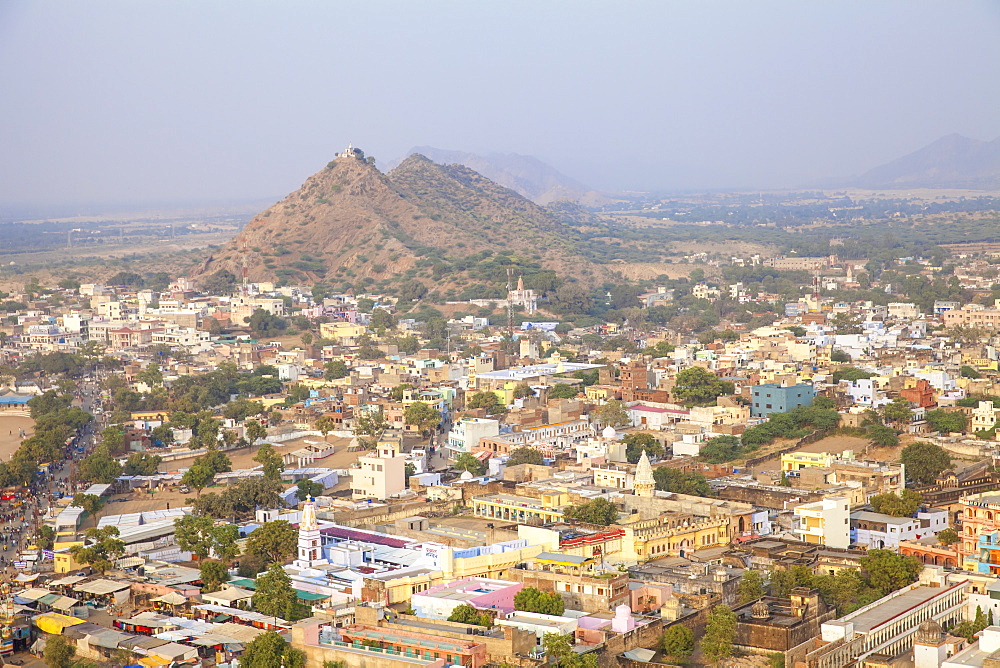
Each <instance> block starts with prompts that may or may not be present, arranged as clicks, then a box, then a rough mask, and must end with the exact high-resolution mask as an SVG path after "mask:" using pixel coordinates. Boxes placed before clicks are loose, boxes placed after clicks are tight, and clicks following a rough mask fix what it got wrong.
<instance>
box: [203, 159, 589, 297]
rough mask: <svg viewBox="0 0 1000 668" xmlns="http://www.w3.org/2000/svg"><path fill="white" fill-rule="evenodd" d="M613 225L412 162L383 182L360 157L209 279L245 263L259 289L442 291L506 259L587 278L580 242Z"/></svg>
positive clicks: (260, 223) (279, 211) (217, 259)
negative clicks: (321, 285) (261, 283)
mask: <svg viewBox="0 0 1000 668" xmlns="http://www.w3.org/2000/svg"><path fill="white" fill-rule="evenodd" d="M342 155H344V154H342ZM603 224H604V223H603V221H601V220H600V219H593V218H588V217H585V216H581V215H580V214H579V212H578V211H575V210H574V211H572V212H570V211H566V210H565V209H564V210H563V211H562V212H555V211H550V210H547V209H545V208H543V207H541V206H539V205H537V204H535V203H533V202H531V201H530V200H528V199H526V198H524V197H522V196H521V195H519V194H518V193H516V192H514V191H512V190H509V189H507V188H504V187H502V186H500V185H498V184H496V183H494V182H492V181H490V180H489V179H487V178H486V177H484V176H482V175H481V174H478V173H477V172H475V171H473V170H471V169H469V168H467V167H464V166H461V165H447V166H445V165H439V164H437V163H434V162H432V161H431V160H429V159H427V158H426V157H424V156H422V155H411V156H410V157H408V158H407V159H406V160H404V161H403V162H402V163H400V164H399V166H397V167H396V168H395V169H393V170H392V171H391V172H389V173H388V174H383V173H382V172H380V171H379V170H378V169H376V168H375V167H374V166H373V165H371V164H369V163H368V162H367V161H365V160H364V159H363V154H362V153H360V152H358V154H356V155H351V156H349V157H347V156H346V155H345V157H338V158H337V159H336V160H334V161H332V162H330V163H329V164H328V165H327V167H326V168H325V169H323V170H321V171H320V172H318V173H316V174H314V175H313V176H311V177H309V179H307V180H306V182H305V183H304V184H303V185H302V187H301V188H300V189H299V190H297V191H295V192H293V193H292V194H290V195H288V196H287V197H285V199H283V200H282V201H280V202H278V203H277V204H275V205H274V206H272V207H270V208H269V209H267V210H266V211H264V212H262V213H260V214H258V215H257V216H256V217H254V218H253V220H251V221H250V223H248V224H247V226H246V227H245V228H244V229H243V230H242V231H241V232H240V234H239V235H237V236H236V237H235V238H234V239H233V240H232V241H231V242H230V243H229V244H228V245H227V246H225V247H224V248H223V249H222V250H220V251H219V252H218V253H217V254H215V255H214V256H212V257H211V258H209V259H208V260H207V261H206V262H205V264H204V266H203V267H202V268H201V272H200V273H201V275H203V276H204V275H207V274H212V273H215V272H217V271H220V270H226V271H230V272H232V273H233V274H234V275H236V276H239V275H240V267H241V264H242V262H243V261H244V258H245V260H246V263H247V266H248V274H249V277H250V279H251V280H273V279H283V280H284V281H286V282H306V283H317V282H326V283H328V284H330V285H332V286H343V285H347V284H351V285H358V284H362V285H373V286H378V287H390V286H391V285H393V284H398V282H399V281H400V279H401V278H402V279H408V280H418V281H421V283H422V284H423V286H424V287H426V288H428V289H435V288H437V287H443V286H451V287H454V286H456V285H462V284H463V282H465V281H466V280H467V279H469V278H470V276H469V275H468V273H466V274H464V275H463V272H468V271H471V270H472V269H473V267H471V265H470V264H469V262H470V261H469V258H470V257H473V258H475V257H479V258H487V257H492V256H494V255H495V254H504V255H506V256H507V257H510V258H514V259H516V260H517V261H518V263H519V264H521V265H531V266H534V267H535V268H536V269H537V270H549V269H550V270H554V271H556V272H558V273H559V274H561V275H575V276H581V275H588V274H590V273H591V271H592V270H593V265H592V264H591V263H590V262H588V261H587V260H584V259H582V258H581V257H579V256H578V255H577V254H576V251H575V246H574V244H575V240H576V238H577V236H578V234H579V231H580V230H581V229H583V228H584V227H590V228H593V227H594V226H598V227H599V226H601V225H603ZM480 278H481V277H480ZM498 279H499V276H493V277H492V278H491V280H494V282H496V280H498Z"/></svg>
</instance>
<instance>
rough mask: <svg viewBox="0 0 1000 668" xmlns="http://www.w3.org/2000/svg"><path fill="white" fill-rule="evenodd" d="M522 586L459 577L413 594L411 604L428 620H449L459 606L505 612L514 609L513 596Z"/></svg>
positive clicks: (514, 583)
mask: <svg viewBox="0 0 1000 668" xmlns="http://www.w3.org/2000/svg"><path fill="white" fill-rule="evenodd" d="M523 586H524V585H522V584H521V583H520V582H510V581H509V580H494V579H492V578H480V577H469V578H462V579H461V580H455V581H454V582H448V583H446V584H440V585H437V586H436V587H431V588H430V589H427V590H426V591H422V592H418V593H415V594H413V595H412V596H411V597H410V605H411V606H412V607H413V610H414V611H415V612H416V614H417V616H418V617H427V618H431V619H448V617H450V616H451V613H452V611H454V610H455V608H457V607H458V606H460V605H471V606H472V607H474V608H476V609H477V610H483V611H493V613H494V614H500V615H506V614H508V613H510V612H513V611H514V596H515V595H517V592H519V591H521V588H522V587H523Z"/></svg>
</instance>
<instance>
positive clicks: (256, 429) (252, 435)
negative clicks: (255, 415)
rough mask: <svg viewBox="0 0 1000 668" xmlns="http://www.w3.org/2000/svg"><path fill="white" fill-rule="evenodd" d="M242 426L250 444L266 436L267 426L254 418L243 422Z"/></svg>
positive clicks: (254, 443)
mask: <svg viewBox="0 0 1000 668" xmlns="http://www.w3.org/2000/svg"><path fill="white" fill-rule="evenodd" d="M243 428H244V429H245V430H246V435H247V440H248V441H250V445H251V446H253V445H256V444H257V441H259V440H261V439H262V438H267V427H265V426H264V425H262V424H261V423H260V422H257V421H256V420H251V421H249V422H246V423H244V425H243Z"/></svg>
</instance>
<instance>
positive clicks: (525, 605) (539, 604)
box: [514, 587, 566, 615]
mask: <svg viewBox="0 0 1000 668" xmlns="http://www.w3.org/2000/svg"><path fill="white" fill-rule="evenodd" d="M514 609H515V610H523V611H525V612H537V613H540V614H543V615H561V614H562V613H563V611H565V610H566V604H565V603H564V602H563V600H562V596H560V595H559V594H558V593H557V592H551V593H549V592H544V591H542V590H540V589H536V588H535V587H524V588H523V589H521V591H519V592H517V593H516V594H515V595H514Z"/></svg>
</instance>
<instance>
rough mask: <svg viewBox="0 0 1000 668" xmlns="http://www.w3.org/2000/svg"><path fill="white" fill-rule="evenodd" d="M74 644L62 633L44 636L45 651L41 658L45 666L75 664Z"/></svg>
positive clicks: (56, 667)
mask: <svg viewBox="0 0 1000 668" xmlns="http://www.w3.org/2000/svg"><path fill="white" fill-rule="evenodd" d="M75 656H76V644H75V643H73V641H71V640H70V639H69V638H67V637H66V636H63V635H48V636H46V637H45V651H44V652H43V653H42V658H43V659H44V661H45V665H46V667H47V668H71V667H72V666H75V665H76V661H74V660H73V657H75Z"/></svg>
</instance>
